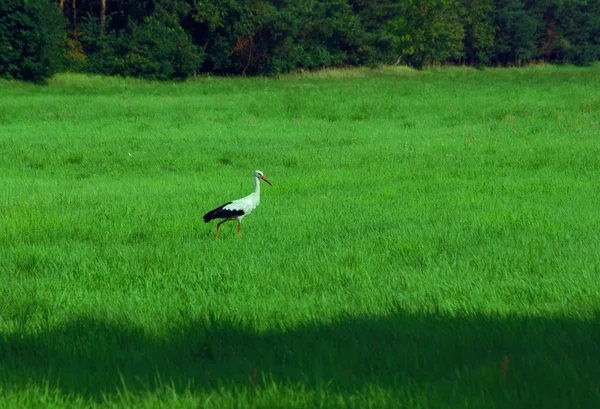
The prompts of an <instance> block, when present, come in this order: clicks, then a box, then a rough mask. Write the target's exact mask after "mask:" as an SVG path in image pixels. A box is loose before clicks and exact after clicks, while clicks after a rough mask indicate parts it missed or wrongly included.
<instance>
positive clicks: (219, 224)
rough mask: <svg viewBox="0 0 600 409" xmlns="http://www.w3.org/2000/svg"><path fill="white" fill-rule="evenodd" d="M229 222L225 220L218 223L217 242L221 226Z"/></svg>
mask: <svg viewBox="0 0 600 409" xmlns="http://www.w3.org/2000/svg"><path fill="white" fill-rule="evenodd" d="M226 221H227V220H223V221H222V222H219V223H217V238H216V240H219V227H221V225H222V224H223V223H225V222H226Z"/></svg>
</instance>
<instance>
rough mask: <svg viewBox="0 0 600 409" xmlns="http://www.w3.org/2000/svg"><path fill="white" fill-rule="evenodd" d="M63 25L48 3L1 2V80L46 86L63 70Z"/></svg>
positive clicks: (44, 0) (42, 0)
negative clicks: (45, 82)
mask: <svg viewBox="0 0 600 409" xmlns="http://www.w3.org/2000/svg"><path fill="white" fill-rule="evenodd" d="M63 25H64V21H63V19H62V16H60V15H59V14H58V13H57V9H56V4H51V3H50V2H48V1H47V0H26V1H23V0H0V76H2V77H5V78H14V79H22V80H26V81H33V82H44V81H45V80H46V79H47V78H49V77H51V76H52V75H53V74H54V73H55V72H56V71H57V70H58V67H59V66H60V63H61V51H60V43H61V40H62V36H63V31H62V28H63Z"/></svg>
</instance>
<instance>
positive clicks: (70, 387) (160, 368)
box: [0, 311, 600, 407]
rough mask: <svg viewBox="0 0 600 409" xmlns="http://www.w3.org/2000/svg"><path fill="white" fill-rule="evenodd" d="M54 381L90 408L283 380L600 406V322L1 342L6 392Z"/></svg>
mask: <svg viewBox="0 0 600 409" xmlns="http://www.w3.org/2000/svg"><path fill="white" fill-rule="evenodd" d="M255 368H256V369H255ZM47 382H49V383H50V385H51V386H59V387H60V389H61V390H62V391H63V392H66V393H70V394H72V395H76V396H82V397H85V398H89V399H93V400H96V399H97V400H101V399H103V397H106V396H111V395H112V394H115V393H117V391H118V390H119V389H120V388H123V385H126V387H127V390H129V391H130V392H131V391H133V392H148V391H150V392H151V391H153V390H156V389H158V388H160V387H161V385H170V386H172V387H175V388H176V389H178V390H184V389H186V388H190V389H191V390H198V389H200V390H210V389H212V388H215V387H217V386H222V385H229V386H232V385H233V386H237V387H239V388H255V387H256V388H260V387H261V385H264V384H265V383H267V384H272V383H273V382H275V383H277V384H279V385H292V386H293V385H304V386H305V387H308V388H317V389H318V388H327V389H328V390H333V391H336V392H339V393H346V392H348V393H352V392H355V391H356V390H357V389H358V390H360V389H361V388H364V387H367V386H369V385H375V386H378V387H380V388H383V389H387V390H390V391H398V390H402V388H404V389H407V388H408V389H410V388H412V389H411V390H414V391H419V390H421V391H422V393H427V394H433V395H436V396H437V397H438V398H439V399H442V400H445V401H446V402H450V401H456V400H457V399H458V401H461V402H464V400H473V401H477V400H478V399H481V398H482V397H486V399H490V400H492V401H495V399H498V400H499V401H503V402H508V401H507V399H508V400H509V401H511V402H513V403H518V406H521V407H600V316H599V315H596V317H595V318H593V319H589V320H585V321H579V320H575V319H573V320H571V319H564V318H555V319H544V318H539V317H517V316H508V317H487V316H454V317H450V316H438V315H411V314H407V313H405V312H403V311H396V312H394V313H391V314H390V315H388V316H387V317H363V318H356V317H347V318H343V317H342V318H340V319H338V320H337V321H335V322H333V323H329V324H319V325H306V326H301V327H295V328H291V329H287V330H286V329H283V328H281V329H278V330H272V331H270V332H263V333H258V332H256V331H254V330H253V329H251V328H248V327H245V326H243V325H240V324H239V323H236V322H231V321H221V320H219V319H216V318H215V317H208V318H206V319H205V320H200V321H196V322H189V323H187V324H185V325H176V324H173V328H172V329H171V330H170V332H169V333H168V334H167V335H166V336H165V337H163V338H157V337H156V336H155V335H149V334H147V333H145V332H144V331H143V330H142V329H136V328H135V327H132V326H131V325H118V324H108V323H107V322H105V321H103V320H101V319H79V320H76V321H73V322H70V323H68V324H66V325H62V326H61V327H59V328H56V329H52V330H45V331H44V330H42V331H40V333H39V334H38V335H36V336H22V335H18V334H14V335H9V336H4V337H3V338H0V390H1V389H2V388H4V389H5V390H6V389H7V388H12V389H16V390H19V389H20V388H26V387H28V385H29V386H31V385H32V384H33V385H39V386H44V385H45V384H46V383H47ZM408 389H407V390H408ZM515 407H516V406H515Z"/></svg>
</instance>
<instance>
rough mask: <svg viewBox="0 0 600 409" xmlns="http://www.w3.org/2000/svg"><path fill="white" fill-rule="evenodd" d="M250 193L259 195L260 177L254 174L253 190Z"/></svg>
mask: <svg viewBox="0 0 600 409" xmlns="http://www.w3.org/2000/svg"><path fill="white" fill-rule="evenodd" d="M252 194H253V195H254V196H257V197H260V179H259V178H258V177H256V176H254V192H252Z"/></svg>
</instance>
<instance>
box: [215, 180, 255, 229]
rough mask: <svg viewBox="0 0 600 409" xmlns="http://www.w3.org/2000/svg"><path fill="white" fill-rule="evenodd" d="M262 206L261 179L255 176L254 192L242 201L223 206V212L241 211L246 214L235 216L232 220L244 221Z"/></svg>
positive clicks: (238, 200)
mask: <svg viewBox="0 0 600 409" xmlns="http://www.w3.org/2000/svg"><path fill="white" fill-rule="evenodd" d="M259 204H260V179H259V178H258V177H256V176H254V192H252V193H250V194H249V195H248V196H246V197H243V198H241V199H237V200H234V201H232V202H231V203H229V204H226V205H225V206H223V210H241V211H243V212H244V214H241V215H239V216H234V217H232V219H237V220H239V221H242V219H243V218H244V217H246V216H248V215H249V214H250V213H252V211H253V210H254V209H256V207H257V206H258V205H259Z"/></svg>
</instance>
